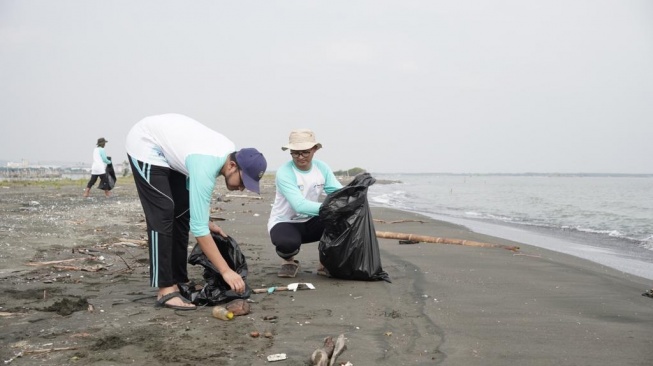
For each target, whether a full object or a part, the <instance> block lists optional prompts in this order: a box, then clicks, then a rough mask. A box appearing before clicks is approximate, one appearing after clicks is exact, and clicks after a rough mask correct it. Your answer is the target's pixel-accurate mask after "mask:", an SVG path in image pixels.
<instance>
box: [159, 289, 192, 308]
mask: <svg viewBox="0 0 653 366" xmlns="http://www.w3.org/2000/svg"><path fill="white" fill-rule="evenodd" d="M175 297H178V298H180V299H181V301H182V302H183V303H184V304H192V303H191V302H190V301H188V299H186V298H185V297H183V296H181V294H180V293H179V291H175V292H171V293H169V294H167V295H163V296H161V298H160V299H158V300H156V306H157V307H159V308H169V309H175V310H195V309H197V306H195V305H193V306H181V305H170V304H168V300H170V299H173V298H175Z"/></svg>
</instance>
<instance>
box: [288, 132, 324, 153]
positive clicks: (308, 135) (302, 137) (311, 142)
mask: <svg viewBox="0 0 653 366" xmlns="http://www.w3.org/2000/svg"><path fill="white" fill-rule="evenodd" d="M313 146H317V148H318V149H321V148H322V144H321V143H319V142H317V140H315V134H314V133H313V131H311V130H307V129H300V130H293V131H292V132H290V137H288V145H285V146H282V147H281V150H284V151H285V150H288V149H290V150H295V151H301V150H308V149H310V148H312V147H313Z"/></svg>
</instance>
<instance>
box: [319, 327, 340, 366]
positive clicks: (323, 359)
mask: <svg viewBox="0 0 653 366" xmlns="http://www.w3.org/2000/svg"><path fill="white" fill-rule="evenodd" d="M346 349H347V345H346V344H345V335H344V334H341V335H339V336H338V338H337V339H336V341H335V342H334V341H333V337H331V336H329V337H326V338H324V345H323V346H322V348H318V349H316V350H315V351H313V353H312V354H311V365H312V366H333V365H335V364H336V360H337V359H338V356H340V355H341V354H342V353H343V352H345V350H346Z"/></svg>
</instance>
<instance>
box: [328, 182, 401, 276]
mask: <svg viewBox="0 0 653 366" xmlns="http://www.w3.org/2000/svg"><path fill="white" fill-rule="evenodd" d="M374 182H376V179H374V178H373V177H372V176H371V175H370V174H369V173H364V174H359V175H357V176H356V177H355V178H354V180H353V181H351V183H349V184H348V185H346V186H345V187H343V188H341V189H339V190H337V191H335V192H333V193H331V194H330V195H328V196H327V198H326V199H325V200H324V202H323V203H322V206H321V207H320V217H321V218H322V220H323V221H324V225H325V229H324V234H323V235H322V238H321V239H320V245H319V247H318V249H319V252H320V262H321V263H322V264H323V265H324V267H325V268H326V269H327V270H328V271H329V274H330V275H331V276H332V277H335V278H340V279H349V280H362V281H377V280H384V281H387V282H391V281H390V276H388V274H387V273H386V272H385V271H383V269H382V268H381V255H380V253H379V242H378V240H377V238H376V230H375V229H374V222H373V220H372V214H371V212H370V207H369V204H368V201H367V189H368V188H369V187H370V186H371V185H372V184H374Z"/></svg>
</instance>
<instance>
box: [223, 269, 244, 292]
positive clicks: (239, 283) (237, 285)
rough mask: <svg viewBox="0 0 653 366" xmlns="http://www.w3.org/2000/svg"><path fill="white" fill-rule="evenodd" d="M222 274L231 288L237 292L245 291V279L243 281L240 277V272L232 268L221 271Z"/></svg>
mask: <svg viewBox="0 0 653 366" xmlns="http://www.w3.org/2000/svg"><path fill="white" fill-rule="evenodd" d="M221 275H222V278H224V280H225V282H227V284H228V285H229V287H231V289H232V290H234V291H235V292H236V293H237V294H242V293H243V292H245V281H243V278H242V277H240V275H239V274H238V273H236V272H234V271H233V270H231V269H230V270H229V271H227V272H225V273H221Z"/></svg>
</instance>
